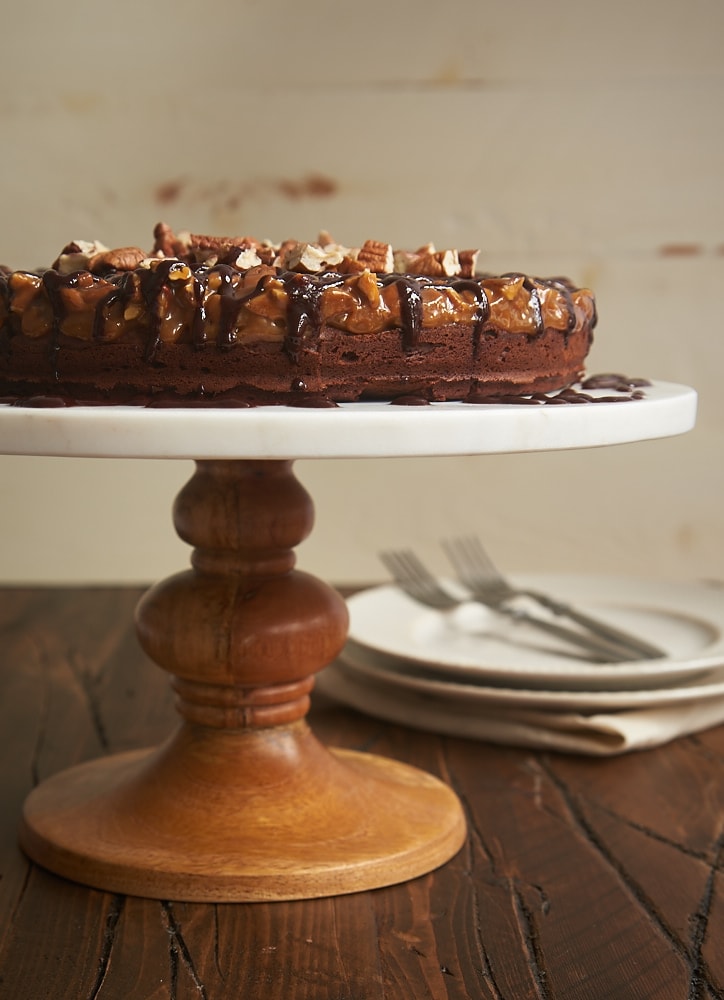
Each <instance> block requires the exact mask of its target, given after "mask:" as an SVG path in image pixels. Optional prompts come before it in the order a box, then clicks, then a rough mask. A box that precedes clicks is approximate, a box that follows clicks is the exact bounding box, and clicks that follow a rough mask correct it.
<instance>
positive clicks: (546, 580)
mask: <svg viewBox="0 0 724 1000" xmlns="http://www.w3.org/2000/svg"><path fill="white" fill-rule="evenodd" d="M514 582H517V583H520V584H523V585H527V586H530V587H535V588H537V589H539V590H545V591H547V592H548V593H550V594H551V595H553V596H555V597H559V598H560V599H561V600H563V601H568V602H570V603H574V604H575V605H576V606H577V607H579V608H580V609H581V610H582V611H587V612H589V613H591V614H594V615H596V616H597V617H599V618H601V619H604V620H606V621H609V622H610V623H611V624H612V625H616V626H618V627H620V628H624V629H627V630H628V631H631V632H634V633H636V634H637V635H640V636H641V638H642V639H648V640H649V641H650V642H652V643H654V644H656V645H658V646H660V647H662V648H663V649H664V650H666V652H667V655H666V656H665V657H662V658H661V659H657V660H646V661H633V662H626V663H616V664H595V663H591V662H589V661H586V660H584V659H579V658H578V657H577V656H575V655H569V654H567V653H566V652H565V651H564V647H563V646H562V644H557V643H556V640H554V639H550V638H549V637H548V636H546V635H545V634H542V633H541V634H538V633H537V632H535V631H534V630H533V629H532V628H530V627H528V626H524V625H518V624H515V623H512V622H510V621H509V620H508V619H500V618H499V616H497V615H495V613H494V612H491V611H489V610H488V609H487V608H483V607H481V606H480V605H476V604H466V605H463V606H461V607H460V608H458V609H457V610H455V611H453V612H448V613H442V612H438V611H434V610H432V609H429V608H425V607H422V606H421V605H419V604H416V603H415V602H414V601H412V600H411V599H410V598H408V597H407V596H406V595H405V594H403V593H401V592H400V591H399V590H398V589H397V588H396V587H394V586H392V585H387V586H382V587H376V588H372V589H370V590H367V591H363V592H362V593H360V594H357V595H355V596H354V597H352V598H350V600H349V601H348V605H349V610H350V630H349V647H348V648H349V649H350V650H352V651H354V649H355V647H361V648H363V649H366V650H367V651H372V652H374V653H375V654H378V655H379V656H382V657H386V658H388V659H389V658H394V659H395V660H396V661H397V667H398V669H399V670H401V671H402V670H404V669H406V667H407V668H408V669H410V670H412V671H413V672H415V673H417V674H419V673H420V672H421V670H424V669H427V670H428V671H432V672H435V673H436V674H437V675H438V676H440V674H441V672H444V673H445V674H446V675H447V676H448V677H449V678H450V679H451V680H453V679H457V680H464V681H466V682H468V683H470V682H474V683H480V684H488V685H502V686H504V687H523V688H526V687H528V688H537V689H540V688H548V689H558V690H593V689H602V688H606V689H609V690H616V689H618V690H621V689H636V688H639V689H643V688H652V687H662V686H664V685H671V684H676V683H678V682H681V681H684V680H686V679H687V678H690V677H692V676H694V675H696V674H700V673H702V672H703V671H706V670H709V669H712V668H714V667H717V666H719V665H722V664H724V591H722V590H721V589H719V588H716V587H713V586H707V585H705V584H695V583H692V584H682V583H674V582H661V581H643V580H631V579H620V578H616V577H589V576H580V575H570V574H565V575H531V574H528V575H525V576H522V575H521V576H518V575H516V576H515V577H514Z"/></svg>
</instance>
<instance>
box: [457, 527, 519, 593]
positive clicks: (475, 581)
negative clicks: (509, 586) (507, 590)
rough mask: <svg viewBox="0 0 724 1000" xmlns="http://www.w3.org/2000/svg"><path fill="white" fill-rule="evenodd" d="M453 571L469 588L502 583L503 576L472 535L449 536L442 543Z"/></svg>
mask: <svg viewBox="0 0 724 1000" xmlns="http://www.w3.org/2000/svg"><path fill="white" fill-rule="evenodd" d="M442 545H443V548H444V549H445V552H446V554H447V556H448V558H449V559H450V562H451V563H452V565H453V568H454V569H455V572H456V573H457V575H458V576H459V577H460V579H461V580H462V581H463V583H464V584H466V586H468V587H470V589H476V588H479V587H488V586H493V585H496V584H497V585H500V584H502V583H503V582H504V581H503V577H502V576H501V574H500V573H499V572H498V571H497V570H496V568H495V566H494V565H493V562H492V560H491V558H490V556H489V555H488V554H487V552H486V551H485V549H484V548H483V545H482V542H481V541H480V539H479V538H477V537H476V536H474V535H470V536H464V537H461V538H451V539H449V540H447V541H443V543H442Z"/></svg>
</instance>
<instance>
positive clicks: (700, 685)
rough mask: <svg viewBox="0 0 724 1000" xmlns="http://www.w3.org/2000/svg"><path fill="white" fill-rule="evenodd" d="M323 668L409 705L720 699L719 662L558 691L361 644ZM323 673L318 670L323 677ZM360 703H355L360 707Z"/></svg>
mask: <svg viewBox="0 0 724 1000" xmlns="http://www.w3.org/2000/svg"><path fill="white" fill-rule="evenodd" d="M327 670H329V671H331V672H333V673H335V674H336V675H337V676H338V677H341V678H344V680H345V681H346V682H347V683H348V685H349V686H350V687H351V686H352V685H353V684H356V685H364V686H365V687H366V688H367V689H369V690H375V691H377V692H378V694H383V695H384V697H386V698H390V697H392V698H395V699H398V700H404V701H406V702H407V703H408V704H410V698H411V697H412V698H413V702H412V703H413V704H416V705H419V704H426V705H429V706H431V705H433V704H434V705H441V704H445V705H446V706H447V707H448V708H460V707H462V706H467V707H472V706H477V708H478V709H484V708H486V707H489V708H496V709H497V708H509V709H516V710H518V709H535V710H536V711H545V712H580V713H586V714H588V713H594V712H596V713H597V712H616V711H622V710H625V709H635V708H651V707H653V706H658V707H661V708H663V707H667V706H672V705H683V704H686V703H688V702H695V701H699V700H702V699H706V698H719V697H724V666H721V667H716V668H715V669H713V670H707V671H705V672H704V673H702V674H699V673H697V674H696V676H695V677H694V678H691V679H687V680H686V681H685V682H684V683H683V684H680V685H676V686H672V687H660V688H644V689H640V688H632V689H628V690H626V689H624V690H606V689H604V690H597V689H594V690H582V691H564V690H547V689H538V690H536V689H530V688H506V687H500V686H498V685H486V684H475V683H466V682H465V681H463V680H454V679H452V678H445V677H441V676H440V677H435V676H432V675H429V674H424V673H415V672H414V671H411V670H410V668H409V666H408V667H407V668H406V669H402V670H400V669H398V663H397V661H396V660H393V659H391V658H390V659H386V658H384V657H381V656H378V655H377V654H376V653H371V652H368V651H366V650H364V649H362V648H361V647H356V648H354V649H351V648H348V649H347V650H345V652H344V653H343V654H342V656H341V657H340V658H339V660H338V661H337V662H336V663H335V664H334V665H333V666H332V667H329V668H327ZM326 673H327V671H324V674H325V675H326ZM360 707H361V706H360Z"/></svg>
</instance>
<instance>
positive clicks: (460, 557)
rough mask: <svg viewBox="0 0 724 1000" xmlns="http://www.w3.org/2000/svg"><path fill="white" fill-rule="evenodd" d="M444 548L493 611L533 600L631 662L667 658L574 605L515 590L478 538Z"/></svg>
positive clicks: (459, 540) (461, 575)
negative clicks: (525, 599) (509, 603)
mask: <svg viewBox="0 0 724 1000" xmlns="http://www.w3.org/2000/svg"><path fill="white" fill-rule="evenodd" d="M442 545H443V548H444V550H445V552H446V553H447V556H448V558H449V559H450V562H451V563H452V564H453V567H454V569H455V572H456V574H457V576H458V578H459V579H460V581H461V582H462V583H463V584H464V585H465V586H466V587H467V588H468V590H469V591H470V593H471V594H473V595H474V596H475V597H476V598H478V600H480V601H482V602H483V603H490V604H491V605H492V606H493V607H498V608H499V607H500V606H501V605H502V606H505V602H507V601H510V600H513V599H514V598H516V597H523V596H525V597H529V598H532V599H533V600H534V601H536V602H537V603H538V604H539V605H541V606H542V607H544V608H547V609H548V610H549V611H552V612H553V614H554V615H556V616H558V617H561V618H567V619H568V620H569V621H572V622H575V623H576V624H577V625H580V626H582V627H583V628H585V629H587V630H588V632H589V633H591V634H593V635H595V636H598V637H599V638H601V639H603V640H604V641H605V642H607V643H611V644H613V645H614V646H615V647H617V648H618V649H619V650H620V651H621V652H623V653H626V654H627V658H628V659H644V660H652V659H658V658H660V657H662V656H666V653H665V652H664V650H662V649H659V647H658V646H654V645H653V644H652V643H650V642H646V641H645V640H643V639H640V638H639V637H638V636H634V635H631V634H630V633H628V632H624V631H623V630H621V629H618V628H614V626H612V625H609V624H608V623H607V622H602V621H600V620H599V619H597V618H594V617H592V616H591V615H589V614H585V613H584V612H582V611H578V610H577V609H576V608H574V607H571V605H570V604H566V603H564V602H563V601H559V600H557V599H556V598H554V597H551V596H549V595H548V594H545V593H542V592H541V591H539V590H532V589H528V588H522V587H515V586H513V584H512V583H510V581H509V580H507V579H506V578H505V577H504V576H503V575H502V573H500V571H499V570H498V569H497V568H496V567H495V565H494V564H493V561H492V559H491V558H490V556H489V555H488V553H487V552H486V551H485V549H484V548H483V545H482V542H481V541H480V540H479V539H478V538H476V537H474V536H470V537H467V538H454V539H450V540H448V541H444V542H443V543H442Z"/></svg>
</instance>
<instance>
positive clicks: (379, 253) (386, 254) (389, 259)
mask: <svg viewBox="0 0 724 1000" xmlns="http://www.w3.org/2000/svg"><path fill="white" fill-rule="evenodd" d="M357 260H358V261H359V262H360V263H361V264H364V265H365V267H366V268H368V270H370V271H375V272H376V273H377V274H390V273H391V272H392V271H393V270H394V266H395V257H394V253H393V250H392V245H391V244H390V243H380V242H379V240H365V242H364V243H363V244H362V246H361V247H360V250H359V253H358V254H357Z"/></svg>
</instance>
